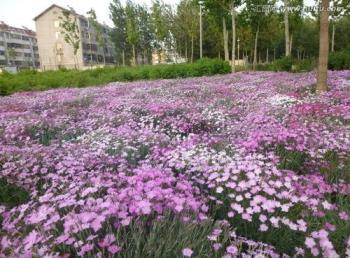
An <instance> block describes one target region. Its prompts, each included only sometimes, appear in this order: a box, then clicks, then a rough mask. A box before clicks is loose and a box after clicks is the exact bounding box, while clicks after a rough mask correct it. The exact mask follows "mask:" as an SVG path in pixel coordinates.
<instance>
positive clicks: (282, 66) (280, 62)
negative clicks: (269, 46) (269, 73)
mask: <svg viewBox="0 0 350 258" xmlns="http://www.w3.org/2000/svg"><path fill="white" fill-rule="evenodd" d="M292 65H293V61H292V58H291V57H287V56H286V57H283V58H281V59H277V60H276V61H274V62H273V63H272V69H273V71H276V72H279V71H288V72H289V71H292Z"/></svg>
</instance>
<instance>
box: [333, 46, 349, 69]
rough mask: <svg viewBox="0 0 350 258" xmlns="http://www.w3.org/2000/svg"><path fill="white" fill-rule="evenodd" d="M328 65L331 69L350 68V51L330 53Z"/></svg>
mask: <svg viewBox="0 0 350 258" xmlns="http://www.w3.org/2000/svg"><path fill="white" fill-rule="evenodd" d="M328 67H329V69H331V70H345V69H350V51H345V50H344V51H339V52H333V53H331V54H330V55H329V60H328Z"/></svg>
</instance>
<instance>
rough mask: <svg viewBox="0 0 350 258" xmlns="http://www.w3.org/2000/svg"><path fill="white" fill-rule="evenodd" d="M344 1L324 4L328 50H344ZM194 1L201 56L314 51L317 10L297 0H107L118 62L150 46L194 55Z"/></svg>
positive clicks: (347, 43) (145, 57) (145, 59)
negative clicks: (173, 2) (171, 0)
mask: <svg viewBox="0 0 350 258" xmlns="http://www.w3.org/2000/svg"><path fill="white" fill-rule="evenodd" d="M348 2H349V1H348V0H333V1H331V3H330V6H331V7H332V8H331V9H330V10H331V11H330V13H329V16H330V32H329V33H330V39H331V40H330V50H331V51H337V50H343V49H350V33H348V32H349V31H350V17H349V15H348V14H349V9H350V4H349V3H348ZM320 4H321V3H319V2H318V1H317V2H316V7H317V6H318V5H320ZM200 5H202V8H203V56H205V57H210V58H213V57H219V58H223V59H225V60H232V59H237V58H239V59H242V58H246V59H247V61H249V62H250V63H253V64H254V65H255V64H257V63H262V62H269V61H272V60H274V59H277V58H280V57H282V56H292V57H294V58H297V59H305V58H313V57H317V55H318V49H319V31H320V30H319V24H320V12H319V11H318V10H320V9H319V8H309V9H307V8H304V7H305V6H304V3H303V0H281V1H276V0H201V1H198V0H181V1H180V2H179V4H178V5H177V6H176V7H173V6H170V5H168V4H165V3H164V2H163V1H161V0H154V1H153V3H152V6H151V7H150V8H148V7H146V6H144V5H140V4H138V3H136V1H135V2H133V1H130V0H128V1H127V2H126V4H125V5H122V4H121V2H120V0H113V1H112V2H111V4H110V8H109V9H110V17H111V19H112V21H113V24H114V28H113V33H112V35H111V37H112V40H113V42H114V44H115V47H116V53H117V55H118V56H117V61H118V63H119V64H124V65H127V64H137V63H141V64H142V63H149V62H150V61H151V53H152V51H155V52H158V53H159V55H160V53H161V51H162V50H164V49H173V50H176V51H177V53H179V54H180V55H181V56H182V57H184V58H186V59H187V60H188V62H193V61H194V60H196V59H198V58H199V54H200V53H199V52H200V48H199V44H200V42H199V35H200V34H199V10H200ZM335 7H337V8H335ZM238 44H239V53H238ZM230 49H231V50H230ZM232 57H234V58H232Z"/></svg>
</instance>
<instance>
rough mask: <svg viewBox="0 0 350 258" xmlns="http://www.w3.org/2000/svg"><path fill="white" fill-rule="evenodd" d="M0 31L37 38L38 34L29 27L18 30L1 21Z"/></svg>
mask: <svg viewBox="0 0 350 258" xmlns="http://www.w3.org/2000/svg"><path fill="white" fill-rule="evenodd" d="M0 31H5V32H10V33H21V34H26V35H28V36H34V37H35V36H36V33H35V32H34V31H32V30H30V29H28V28H27V27H24V26H23V27H22V28H17V27H13V26H10V25H7V24H6V23H5V22H3V21H0Z"/></svg>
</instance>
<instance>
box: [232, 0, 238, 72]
mask: <svg viewBox="0 0 350 258" xmlns="http://www.w3.org/2000/svg"><path fill="white" fill-rule="evenodd" d="M235 12H236V11H235V3H234V1H232V4H231V16H232V64H231V67H232V72H235V60H236V56H235V52H236V19H235V16H236V14H235ZM238 55H239V54H238Z"/></svg>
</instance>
